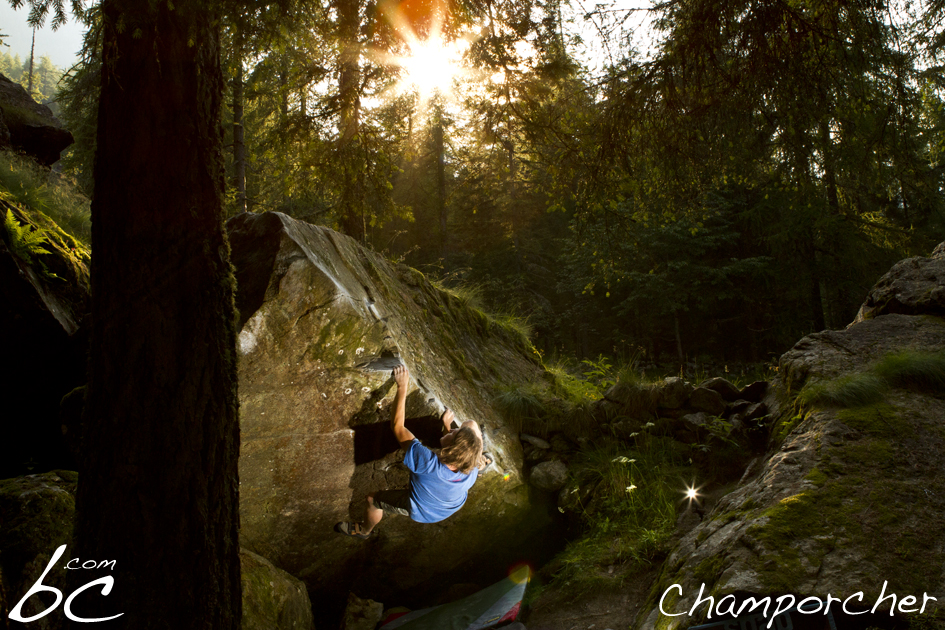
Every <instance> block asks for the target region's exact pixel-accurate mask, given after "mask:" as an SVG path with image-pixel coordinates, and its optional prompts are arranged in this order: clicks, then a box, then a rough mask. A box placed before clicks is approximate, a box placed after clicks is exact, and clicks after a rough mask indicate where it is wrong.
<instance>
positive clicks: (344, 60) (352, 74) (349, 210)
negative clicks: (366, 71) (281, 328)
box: [337, 0, 365, 242]
mask: <svg viewBox="0 0 945 630" xmlns="http://www.w3.org/2000/svg"><path fill="white" fill-rule="evenodd" d="M337 6H338V22H339V35H340V39H341V44H340V46H341V51H340V55H339V64H340V68H339V70H340V71H339V73H338V92H339V100H340V102H341V119H340V121H339V122H340V126H341V137H340V139H339V147H338V148H339V153H340V159H341V162H342V174H343V178H344V180H343V181H342V194H341V229H342V231H343V232H344V233H345V234H347V235H348V236H351V237H354V238H356V239H357V240H359V241H362V242H363V241H364V239H365V225H364V224H365V217H364V194H363V189H362V186H361V178H362V177H363V176H364V173H363V172H362V169H361V168H360V163H361V160H360V156H359V155H358V153H359V152H358V143H359V142H360V141H361V139H360V126H361V64H360V61H359V58H360V56H361V50H360V44H359V34H358V31H359V27H360V24H361V2H360V0H339V2H338V5H337Z"/></svg>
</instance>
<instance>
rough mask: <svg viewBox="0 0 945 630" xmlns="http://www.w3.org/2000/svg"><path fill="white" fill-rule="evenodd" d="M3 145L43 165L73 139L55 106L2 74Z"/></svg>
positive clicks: (0, 124)
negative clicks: (43, 103) (54, 109)
mask: <svg viewBox="0 0 945 630" xmlns="http://www.w3.org/2000/svg"><path fill="white" fill-rule="evenodd" d="M0 113H2V115H0V149H5V148H12V149H13V150H14V151H19V152H21V153H26V154H27V155H30V156H32V157H33V158H35V159H36V161H37V162H39V163H40V164H42V165H44V166H51V165H52V164H53V163H54V162H56V161H58V160H59V153H60V152H61V151H62V150H63V149H65V148H66V147H67V146H69V145H70V144H72V143H73V142H74V140H73V137H72V134H71V133H70V132H69V130H68V129H64V128H63V126H62V123H61V122H59V120H58V119H57V118H56V117H55V116H53V113H52V110H50V109H49V108H48V107H46V106H45V105H40V104H39V103H37V102H36V101H34V100H33V99H32V98H31V97H30V95H29V94H28V93H27V92H26V90H25V89H24V88H23V86H22V85H19V84H17V83H14V82H13V81H11V80H10V79H8V78H7V77H5V76H3V75H2V74H0Z"/></svg>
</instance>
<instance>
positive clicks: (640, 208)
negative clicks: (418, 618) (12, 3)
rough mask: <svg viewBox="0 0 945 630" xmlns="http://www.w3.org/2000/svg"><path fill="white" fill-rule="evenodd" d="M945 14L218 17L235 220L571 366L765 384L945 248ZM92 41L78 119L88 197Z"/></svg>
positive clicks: (251, 12)
mask: <svg viewBox="0 0 945 630" xmlns="http://www.w3.org/2000/svg"><path fill="white" fill-rule="evenodd" d="M943 12H945V8H943V5H942V4H941V3H940V2H927V3H908V4H895V3H891V2H884V1H881V0H868V1H862V0H854V1H848V0H737V1H735V2H731V1H725V2H722V1H720V0H685V1H682V2H676V1H673V2H657V3H654V4H652V5H650V6H648V7H643V8H642V9H641V8H639V7H634V8H630V7H628V5H627V4H626V3H620V2H613V3H600V4H595V5H593V6H591V5H586V4H582V3H580V2H577V1H574V2H569V1H567V0H547V1H542V0H526V1H512V0H455V1H450V0H403V1H401V2H398V1H396V0H387V1H384V2H378V3H375V2H368V1H366V0H332V1H331V2H326V3H309V2H306V1H305V0H280V1H278V2H272V3H267V2H262V1H256V2H246V3H227V2H222V3H220V5H219V13H220V15H221V16H222V25H223V26H222V28H223V66H224V68H225V71H226V86H227V87H226V90H227V93H226V94H225V95H224V102H225V104H226V106H225V120H224V123H225V134H226V137H225V146H226V152H227V153H226V173H227V201H226V207H227V212H228V214H230V215H233V214H236V213H238V212H242V211H244V210H248V211H252V212H268V211H279V212H284V213H286V214H289V215H291V216H294V217H297V218H300V219H303V220H306V221H310V222H314V223H320V224H325V225H329V226H331V227H334V228H336V229H339V230H341V231H343V232H345V233H347V234H349V235H350V236H352V237H354V238H356V239H358V240H361V241H363V242H365V243H367V244H369V245H370V246H372V247H373V248H375V249H376V250H378V251H382V252H385V253H386V254H387V255H388V256H390V257H392V258H394V259H397V260H402V261H404V262H406V263H408V264H411V265H413V266H416V267H419V268H420V269H422V270H424V271H425V272H426V273H428V274H431V275H433V276H435V277H437V278H438V279H439V280H440V281H441V282H442V283H443V284H444V286H448V287H453V288H457V287H464V288H463V289H462V290H463V291H464V292H465V294H466V295H468V296H470V298H471V299H476V300H479V301H481V302H482V303H483V306H484V307H486V308H489V309H491V310H494V311H502V312H506V313H509V314H513V315H516V316H519V317H522V318H527V320H528V322H529V324H530V326H531V328H532V330H533V342H534V343H535V345H536V347H537V348H539V349H540V350H541V351H542V352H544V353H545V354H547V355H555V354H566V355H575V354H576V355H577V356H578V357H593V356H597V355H598V354H607V355H612V356H613V355H618V356H624V357H628V356H632V357H641V356H642V357H646V358H647V359H649V360H659V359H662V360H664V361H666V360H672V361H680V362H681V361H685V360H687V359H693V358H696V357H700V356H705V355H709V356H713V357H716V358H718V359H719V360H726V361H738V360H744V361H749V360H750V361H763V360H765V359H767V358H769V357H770V356H772V355H775V354H778V353H780V352H782V351H784V350H785V349H787V348H788V347H790V345H792V344H793V343H794V341H796V340H797V339H798V338H799V337H801V336H802V335H804V334H806V333H809V332H811V331H815V330H821V329H824V328H839V327H843V326H845V325H846V324H847V323H849V322H850V321H851V320H852V319H853V317H854V315H855V313H856V310H857V308H858V306H859V304H860V302H861V301H862V299H863V297H864V295H865V293H866V291H867V290H868V288H869V287H870V286H871V285H872V284H873V283H874V282H875V280H876V279H877V278H878V277H879V275H881V274H882V273H883V272H884V271H885V270H886V269H887V268H888V267H889V265H890V263H891V262H893V261H895V260H898V259H900V258H902V257H905V256H909V255H927V254H928V252H929V251H930V250H931V248H932V247H933V246H934V245H935V243H937V242H938V241H940V240H942V239H943V238H945V216H943V210H945V208H943V171H942V157H943V150H945V136H943V122H945V109H943V100H942V97H943V92H942V88H943V86H942V81H943V79H942V77H943V74H942V72H941V49H942V45H943V42H945V35H943V33H945V31H943V28H942V17H943ZM641 17H642V24H643V25H642V26H641ZM80 18H81V19H82V20H83V21H84V22H85V24H86V25H87V26H88V27H89V31H88V35H87V38H86V47H85V50H84V53H83V60H82V62H81V63H80V64H79V65H78V66H76V67H75V68H73V69H72V70H71V71H70V72H69V73H68V74H67V75H66V77H65V79H64V80H63V82H62V90H61V93H60V95H59V100H60V102H61V107H62V117H63V118H64V120H65V122H66V123H67V126H69V128H70V129H71V130H72V131H73V133H74V134H75V136H76V139H77V143H76V146H75V148H74V150H73V152H72V154H71V155H70V156H69V158H68V159H67V161H66V167H67V169H68V170H69V172H71V173H72V174H73V175H74V176H75V177H76V179H77V180H78V181H79V182H80V183H81V184H82V185H83V186H84V187H85V188H86V192H87V193H88V194H89V195H92V194H94V191H93V190H92V185H91V182H92V177H91V173H92V156H93V155H94V138H95V121H96V111H97V89H98V85H99V76H100V68H101V63H100V57H101V55H100V50H99V49H100V47H101V43H100V42H101V37H100V33H99V31H100V16H99V15H98V13H97V8H96V6H94V5H93V6H90V7H86V8H84V9H83V11H82V13H81V16H80Z"/></svg>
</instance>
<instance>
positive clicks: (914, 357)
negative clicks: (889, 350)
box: [873, 350, 945, 392]
mask: <svg viewBox="0 0 945 630" xmlns="http://www.w3.org/2000/svg"><path fill="white" fill-rule="evenodd" d="M873 371H874V372H875V373H876V374H877V375H878V376H879V377H880V378H883V379H884V380H886V381H887V382H888V383H889V384H890V385H892V386H894V387H902V388H903V389H915V390H919V391H928V392H945V352H926V351H921V350H903V351H901V352H897V353H893V354H887V355H886V356H885V357H883V358H882V360H880V361H879V363H877V364H876V365H875V366H874V368H873Z"/></svg>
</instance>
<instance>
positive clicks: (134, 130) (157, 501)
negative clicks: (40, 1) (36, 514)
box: [71, 0, 241, 630]
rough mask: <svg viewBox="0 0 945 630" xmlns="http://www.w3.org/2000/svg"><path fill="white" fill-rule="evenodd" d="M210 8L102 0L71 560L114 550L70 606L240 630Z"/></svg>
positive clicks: (229, 345) (125, 620)
mask: <svg viewBox="0 0 945 630" xmlns="http://www.w3.org/2000/svg"><path fill="white" fill-rule="evenodd" d="M211 6H215V5H212V4H208V3H204V2H200V1H199V0H176V1H175V2H174V4H173V5H171V4H170V3H163V2H162V3H146V2H141V1H140V0H105V2H103V5H102V11H103V16H104V29H105V30H104V42H105V45H104V55H103V67H102V77H103V78H102V89H101V98H100V102H99V118H98V136H97V143H98V144H97V154H96V160H95V197H94V201H93V202H92V221H93V230H92V249H93V251H94V252H95V256H94V257H93V260H92V296H93V298H92V313H93V325H92V343H91V350H90V357H89V389H88V397H87V400H86V409H85V417H84V429H83V431H84V433H83V436H82V440H83V445H82V451H81V453H82V456H81V461H80V478H79V487H78V494H77V498H76V512H77V513H76V529H75V532H76V541H77V542H76V546H77V549H75V550H72V552H71V556H72V557H78V558H83V559H85V558H95V559H103V560H105V559H107V560H115V561H116V564H115V568H114V569H113V570H112V571H110V572H108V573H109V574H110V575H112V576H113V578H114V588H113V590H112V592H111V594H110V595H109V596H108V597H104V596H102V595H101V592H100V590H99V589H98V588H92V589H91V590H88V591H86V592H85V593H84V594H82V596H81V597H78V598H76V600H75V601H74V602H73V609H72V612H73V613H74V614H77V615H79V616H82V617H91V618H97V617H109V616H112V615H116V614H119V613H121V614H122V616H121V617H119V618H118V619H117V620H116V621H113V622H111V625H110V626H109V627H128V628H135V629H137V630H142V629H149V628H155V629H157V628H161V629H166V628H214V629H232V630H236V629H238V628H239V627H240V620H241V594H240V591H241V589H240V569H239V556H238V551H239V547H238V537H237V535H238V526H239V521H238V519H239V512H238V507H239V501H238V499H239V497H238V492H239V487H238V484H239V482H238V476H237V457H238V454H239V424H238V416H237V411H238V409H237V407H238V400H237V380H236V349H235V348H236V325H235V323H236V317H235V315H236V314H235V307H234V303H233V291H234V280H233V276H232V274H231V271H230V263H229V245H228V243H227V241H226V237H225V232H224V230H223V223H222V217H223V162H222V156H223V145H222V125H221V119H220V113H221V105H222V95H223V76H222V73H221V68H220V55H219V53H220V51H219V32H218V29H219V26H218V25H219V19H218V16H216V15H214V14H213V12H212V11H213V10H212V9H210V8H209V7H211ZM72 573H82V574H83V575H82V576H81V577H78V576H77V577H76V578H75V579H82V580H84V581H88V580H89V579H90V578H91V577H92V574H93V573H94V572H93V571H76V572H72ZM74 625H75V626H76V627H84V626H85V625H86V624H81V625H79V624H74Z"/></svg>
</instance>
